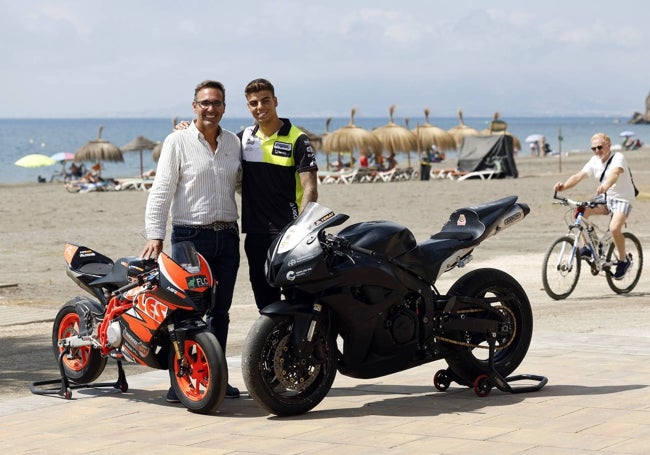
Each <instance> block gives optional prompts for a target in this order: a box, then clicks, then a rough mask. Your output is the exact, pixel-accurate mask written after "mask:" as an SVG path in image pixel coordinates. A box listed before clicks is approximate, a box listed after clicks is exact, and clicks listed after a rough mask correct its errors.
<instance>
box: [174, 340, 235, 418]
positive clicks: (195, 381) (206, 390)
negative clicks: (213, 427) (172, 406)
mask: <svg viewBox="0 0 650 455" xmlns="http://www.w3.org/2000/svg"><path fill="white" fill-rule="evenodd" d="M181 348H182V357H183V358H182V361H181V362H180V364H179V362H178V360H177V359H176V352H175V350H174V349H173V348H170V349H169V378H170V380H171V385H172V388H173V389H174V392H176V396H178V399H179V400H180V401H181V403H182V404H183V405H184V406H185V407H186V408H187V409H189V410H190V411H192V412H195V413H197V414H212V413H213V412H216V410H217V409H219V407H220V406H221V403H223V400H224V398H225V397H226V386H227V385H228V366H227V364H226V357H225V355H224V353H223V350H222V349H221V346H220V345H219V342H218V341H217V338H216V337H215V336H214V335H213V334H212V333H211V332H208V331H202V332H189V333H187V334H186V335H185V342H184V343H183V346H182V347H181Z"/></svg>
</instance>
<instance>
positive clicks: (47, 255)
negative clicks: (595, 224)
mask: <svg viewBox="0 0 650 455" xmlns="http://www.w3.org/2000/svg"><path fill="white" fill-rule="evenodd" d="M649 152H650V149H642V150H639V151H634V152H626V157H627V159H628V161H629V163H630V165H631V168H632V170H633V175H634V179H635V183H636V185H637V187H638V188H639V189H640V191H641V194H640V196H639V198H637V200H636V203H635V205H634V209H633V212H632V214H631V216H630V218H629V223H628V229H629V230H630V231H632V232H634V233H635V234H636V235H637V236H638V237H639V238H640V239H641V242H642V244H643V245H644V246H645V245H649V244H650V243H648V241H649V240H650V221H649V219H648V217H647V215H646V214H645V208H646V207H647V206H648V201H649V200H650V160H648V153H649ZM589 156H590V155H589V154H586V153H582V154H574V155H572V156H568V157H566V156H563V157H562V158H561V160H559V159H558V157H557V156H554V157H545V158H536V157H528V156H522V157H517V159H516V162H517V167H518V170H519V178H517V179H503V180H490V181H480V180H467V181H452V180H431V181H407V182H390V183H384V182H381V183H358V184H356V183H355V184H352V185H343V184H333V185H321V186H320V187H319V193H320V197H319V200H320V202H321V203H322V204H324V205H327V206H329V207H330V208H332V209H334V210H335V211H337V212H342V213H347V214H348V215H350V220H349V222H350V223H354V222H359V221H366V220H374V219H388V220H393V221H396V222H399V223H401V224H404V225H405V226H407V227H409V228H410V229H411V230H412V231H413V233H414V234H415V236H416V238H417V239H418V240H424V239H425V238H427V237H428V236H430V235H431V234H433V233H435V232H437V231H438V230H439V229H440V227H441V226H442V224H443V223H444V222H445V221H446V219H447V217H448V216H449V214H450V213H451V212H452V211H453V210H454V209H456V208H459V207H463V206H467V205H472V204H478V203H481V202H487V201H490V200H494V199H498V198H501V197H504V196H508V195H518V196H519V200H520V201H523V202H526V203H528V204H529V206H530V207H531V214H530V215H529V216H528V217H527V218H526V220H524V222H522V223H519V224H518V225H516V226H514V227H513V228H512V229H509V230H507V231H505V232H504V233H502V234H500V235H497V236H496V237H494V238H491V239H489V240H487V241H486V242H484V244H483V245H482V246H480V247H479V248H477V249H476V250H475V252H474V261H473V262H471V263H470V264H469V266H468V267H466V268H464V269H456V270H453V271H452V272H450V273H448V274H447V275H446V276H444V277H443V278H442V279H441V280H440V281H439V290H440V291H441V292H445V291H446V289H448V287H449V286H450V285H451V284H452V283H453V282H454V281H455V280H456V279H458V277H460V276H461V275H462V274H464V273H466V272H467V271H468V270H470V269H473V268H477V267H488V266H489V267H496V268H500V269H502V270H504V271H506V272H508V273H510V274H511V275H513V276H514V277H515V278H517V279H518V280H519V281H520V282H521V284H522V285H523V287H524V289H525V290H526V292H527V293H528V295H529V298H530V300H531V303H532V305H533V310H534V316H535V326H536V331H539V330H551V331H563V332H567V331H575V332H576V333H580V332H593V331H599V330H603V331H605V332H606V333H608V334H615V333H617V332H620V333H624V332H627V333H630V332H638V333H639V334H642V333H643V334H646V335H642V336H647V333H649V332H648V330H647V329H648V326H649V325H650V309H649V308H650V306H648V305H647V304H646V301H647V296H648V294H649V293H650V285H648V281H647V279H646V278H645V276H644V277H642V279H641V282H640V283H639V285H638V286H637V288H636V289H635V290H634V291H633V292H632V293H631V294H629V295H627V296H617V295H615V294H614V293H613V292H612V291H611V290H610V289H609V288H608V286H607V284H606V282H605V279H604V277H603V276H599V277H593V276H591V275H590V274H589V273H588V271H587V270H586V269H583V273H582V275H581V278H580V282H579V283H578V287H577V289H576V291H575V292H574V294H573V295H572V296H571V297H570V298H569V299H567V300H565V301H560V302H555V301H553V300H551V299H550V298H549V297H548V296H547V295H546V294H545V292H544V291H543V289H542V284H541V262H542V257H543V254H544V251H545V249H546V247H547V246H548V244H549V243H550V242H551V241H552V240H553V239H554V238H555V237H557V236H559V235H561V234H563V233H564V232H565V231H566V226H565V224H564V221H563V218H564V212H565V209H564V208H562V207H560V206H556V205H553V204H552V196H553V192H552V186H553V184H554V183H555V182H556V181H559V180H562V181H563V180H564V179H565V178H566V177H567V176H568V175H569V174H571V173H573V172H576V171H577V170H579V169H580V168H581V166H582V164H583V163H584V162H585V161H586V160H587V159H588V158H589ZM403 161H404V162H405V160H403ZM454 165H455V162H453V163H443V164H442V165H441V166H438V167H440V168H445V167H447V168H448V167H454ZM560 167H561V170H560ZM116 178H119V176H116ZM593 188H595V181H591V182H583V183H582V184H581V185H579V186H578V188H576V189H573V190H571V191H570V192H567V193H566V195H567V196H569V197H573V198H576V199H580V198H586V197H589V195H590V193H591V191H593ZM0 192H1V194H2V195H3V203H2V205H1V206H0V233H1V234H2V238H3V241H2V243H1V244H0V257H2V262H1V263H0V286H1V287H0V306H11V307H21V306H30V307H38V308H45V309H51V314H52V319H53V318H54V316H55V314H56V312H57V310H58V308H59V307H60V306H61V305H62V304H63V303H65V302H66V301H67V300H69V299H71V298H72V297H74V296H76V295H80V294H82V293H83V291H82V290H81V289H80V288H78V287H77V286H76V285H75V284H74V283H73V282H72V281H71V280H70V279H69V278H68V277H67V276H66V273H65V263H64V260H63V245H64V243H66V242H72V243H77V244H81V245H85V246H87V247H90V248H93V249H95V250H97V251H99V252H101V253H103V254H105V255H107V256H109V257H112V258H114V259H116V258H118V257H122V256H134V255H138V254H139V253H140V251H141V249H142V247H143V245H144V243H145V240H144V238H143V237H142V235H141V231H142V229H143V214H144V207H145V203H146V198H147V194H148V193H146V192H143V191H111V192H91V193H85V194H78V193H77V194H73V193H69V192H67V191H66V189H65V188H64V187H63V185H62V184H60V183H59V184H56V183H53V184H49V183H48V184H24V185H0ZM168 245H169V243H168V240H167V242H166V246H168ZM646 268H647V266H646ZM644 275H645V274H644ZM256 317H257V311H256V307H255V304H254V302H253V298H252V292H251V290H250V286H249V283H248V268H247V263H246V258H245V255H244V253H243V242H242V261H241V265H240V270H239V277H238V281H237V285H236V289H235V297H234V301H233V308H232V312H231V321H232V322H231V331H230V337H229V345H228V351H227V355H229V356H232V355H238V354H239V353H240V352H241V346H242V343H243V341H244V337H245V335H246V332H247V330H248V328H249V327H250V325H251V323H252V322H253V321H254V320H255V318H256ZM51 325H52V324H51V321H45V322H34V323H30V324H25V325H19V326H13V325H7V324H3V323H0V339H2V340H3V341H4V342H5V353H4V354H3V356H0V371H2V374H1V377H2V384H3V386H4V387H3V391H2V392H0V399H2V397H3V396H5V394H7V393H14V392H16V393H20V394H24V393H29V391H28V390H26V389H25V387H24V381H25V380H34V379H33V377H34V375H35V374H37V373H39V374H42V373H43V372H44V371H49V372H51V373H53V372H55V371H56V364H55V362H54V358H53V356H52V354H51V342H50V336H51V335H50V334H51ZM7 348H8V349H7ZM7 352H8V353H9V354H8V355H7ZM26 360H27V362H26ZM234 383H235V384H238V385H242V382H241V379H240V378H239V379H238V378H235V379H234Z"/></svg>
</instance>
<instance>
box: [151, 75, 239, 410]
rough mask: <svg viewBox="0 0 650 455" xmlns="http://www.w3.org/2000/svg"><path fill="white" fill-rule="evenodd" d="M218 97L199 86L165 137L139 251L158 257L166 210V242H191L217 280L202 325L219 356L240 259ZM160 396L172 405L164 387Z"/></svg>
mask: <svg viewBox="0 0 650 455" xmlns="http://www.w3.org/2000/svg"><path fill="white" fill-rule="evenodd" d="M225 99H226V91H225V88H224V86H223V84H222V83H221V82H218V81H214V80H207V81H203V82H201V83H199V84H198V85H197V87H196V89H195V90H194V100H193V101H192V107H193V109H194V113H195V119H194V120H193V121H192V122H191V124H190V125H189V127H188V128H186V129H184V130H180V131H178V130H177V131H174V132H173V133H171V134H170V135H169V136H167V138H166V139H165V141H164V143H163V146H162V151H161V153H160V158H159V160H158V167H157V170H156V176H155V178H154V182H153V186H152V188H151V192H150V193H149V197H148V199H147V205H146V211H145V234H146V238H147V243H146V245H145V247H144V250H143V251H142V254H141V256H142V257H144V258H156V257H158V255H159V254H160V252H161V251H162V249H163V240H164V239H165V234H166V226H167V218H168V216H169V214H170V213H171V223H172V233H171V243H172V244H175V243H177V242H182V241H187V240H190V241H192V242H193V243H194V246H195V247H196V250H197V251H198V252H199V253H200V254H201V255H203V256H204V257H205V259H206V260H207V262H208V264H209V265H210V269H211V270H212V273H213V274H214V276H215V279H216V281H218V283H219V284H218V286H217V287H216V296H215V302H214V306H213V307H212V308H210V309H209V310H208V315H209V316H208V319H207V321H208V325H209V327H210V331H211V332H212V333H214V335H215V336H216V338H217V340H218V341H219V344H220V345H221V348H222V349H223V351H224V354H225V352H226V342H227V338H228V327H229V323H230V315H229V311H230V306H231V303H232V298H233V292H234V288H235V279H236V277H237V271H238V269H239V259H240V255H239V228H238V226H237V219H238V213H237V203H236V201H235V190H236V188H237V186H238V185H239V184H240V183H241V172H242V166H241V143H240V141H239V138H238V137H237V136H236V135H235V134H234V133H232V132H230V131H227V130H224V129H223V128H222V127H221V126H220V125H219V122H220V121H221V119H222V117H223V114H224V112H225V110H226V101H225ZM226 397H230V398H236V397H239V390H238V389H237V388H235V387H233V386H231V385H230V384H228V386H227V389H226ZM166 399H167V401H169V402H178V401H179V400H178V397H177V396H176V393H175V392H174V390H173V389H172V388H170V389H169V391H168V392H167V396H166Z"/></svg>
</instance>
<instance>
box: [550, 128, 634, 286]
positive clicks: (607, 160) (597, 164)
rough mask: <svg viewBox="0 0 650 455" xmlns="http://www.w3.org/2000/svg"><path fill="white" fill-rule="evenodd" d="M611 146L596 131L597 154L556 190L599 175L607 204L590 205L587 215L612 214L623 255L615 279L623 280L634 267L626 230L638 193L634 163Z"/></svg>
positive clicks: (593, 140)
mask: <svg viewBox="0 0 650 455" xmlns="http://www.w3.org/2000/svg"><path fill="white" fill-rule="evenodd" d="M611 146H612V141H611V139H610V138H609V136H607V135H606V134H605V133H596V134H594V135H593V136H592V138H591V151H592V152H594V156H592V157H591V159H590V160H589V161H588V162H587V164H585V166H584V167H583V168H582V170H581V171H580V172H578V173H576V174H574V175H572V176H570V177H569V178H568V179H567V180H566V182H564V183H562V182H557V183H556V184H555V186H554V187H553V189H554V190H555V191H564V190H568V189H569V188H572V187H574V186H576V185H577V184H578V183H579V182H580V181H582V180H584V179H586V178H587V177H589V176H592V177H595V178H597V179H599V182H600V184H599V185H598V188H597V189H596V194H603V193H606V194H607V206H604V205H599V206H597V207H595V208H593V209H591V208H587V209H586V210H585V214H584V216H586V217H589V216H591V215H607V214H609V213H611V214H612V219H611V221H610V223H609V230H610V232H611V234H612V239H613V240H614V245H616V250H617V252H618V257H619V258H620V260H619V262H618V264H617V265H616V271H615V272H614V279H616V280H620V279H622V278H623V276H625V272H627V269H628V268H629V267H630V261H629V259H628V258H627V256H626V252H625V238H624V237H623V232H622V230H623V226H624V225H625V222H626V220H627V217H628V215H629V214H630V212H631V210H632V201H633V200H634V197H635V194H634V184H633V183H632V175H631V174H630V167H629V166H628V164H627V161H626V160H625V156H624V155H623V154H622V153H613V154H612V151H611ZM584 248H586V247H584ZM580 253H581V254H584V255H587V254H589V252H588V251H583V250H580Z"/></svg>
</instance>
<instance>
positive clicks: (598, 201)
mask: <svg viewBox="0 0 650 455" xmlns="http://www.w3.org/2000/svg"><path fill="white" fill-rule="evenodd" d="M553 199H557V200H558V201H559V202H555V204H562V205H568V206H571V207H575V208H578V207H589V208H591V209H593V208H594V207H596V206H597V205H605V204H607V195H606V194H599V195H598V196H596V197H595V198H594V199H591V200H589V201H574V200H573V199H569V198H566V197H559V196H558V195H557V191H556V192H554V193H553Z"/></svg>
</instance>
